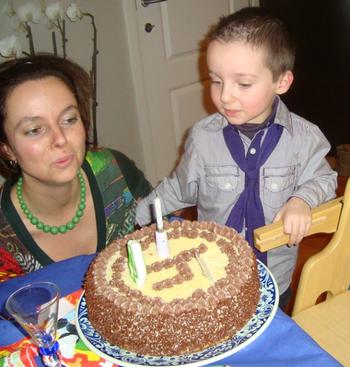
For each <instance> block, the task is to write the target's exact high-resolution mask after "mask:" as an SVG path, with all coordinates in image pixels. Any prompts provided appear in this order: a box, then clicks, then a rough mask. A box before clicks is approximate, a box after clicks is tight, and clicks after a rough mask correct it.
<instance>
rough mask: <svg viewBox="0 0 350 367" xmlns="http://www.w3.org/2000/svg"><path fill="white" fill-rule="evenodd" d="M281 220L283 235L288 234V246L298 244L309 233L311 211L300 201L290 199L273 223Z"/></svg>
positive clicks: (293, 198)
mask: <svg viewBox="0 0 350 367" xmlns="http://www.w3.org/2000/svg"><path fill="white" fill-rule="evenodd" d="M280 219H282V222H283V227H284V233H286V234H289V235H290V236H289V242H288V245H294V244H299V243H300V242H301V240H302V239H303V237H305V235H306V234H307V233H308V232H309V229H310V226H311V209H310V207H309V205H308V204H306V202H305V201H304V200H302V199H299V198H297V197H291V198H290V199H289V200H288V201H287V202H286V203H285V204H284V205H283V206H282V208H281V209H280V210H279V212H278V213H277V214H276V217H275V219H274V222H277V221H278V220H280Z"/></svg>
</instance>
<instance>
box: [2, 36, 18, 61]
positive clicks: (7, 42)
mask: <svg viewBox="0 0 350 367" xmlns="http://www.w3.org/2000/svg"><path fill="white" fill-rule="evenodd" d="M21 54H22V46H21V44H20V43H19V41H18V39H17V37H16V36H9V37H5V38H3V39H1V40H0V55H1V56H2V57H4V58H15V57H20V56H21Z"/></svg>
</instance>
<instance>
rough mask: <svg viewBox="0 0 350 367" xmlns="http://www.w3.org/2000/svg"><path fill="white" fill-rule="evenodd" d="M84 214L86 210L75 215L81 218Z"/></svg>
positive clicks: (78, 211)
mask: <svg viewBox="0 0 350 367" xmlns="http://www.w3.org/2000/svg"><path fill="white" fill-rule="evenodd" d="M83 214H84V210H77V212H76V213H75V216H76V217H79V218H81V217H82V216H83Z"/></svg>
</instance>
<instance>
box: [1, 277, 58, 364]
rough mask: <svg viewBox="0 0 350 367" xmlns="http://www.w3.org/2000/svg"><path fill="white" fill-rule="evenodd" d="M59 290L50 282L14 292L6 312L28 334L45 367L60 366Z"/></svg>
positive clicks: (33, 284) (8, 301) (27, 286)
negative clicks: (57, 338) (58, 334)
mask: <svg viewBox="0 0 350 367" xmlns="http://www.w3.org/2000/svg"><path fill="white" fill-rule="evenodd" d="M59 299H60V290H59V288H58V287H57V285H56V284H54V283H50V282H35V283H31V284H28V285H26V286H24V287H22V288H20V289H18V290H17V291H15V292H13V293H12V294H11V295H10V296H9V298H8V299H7V301H6V306H5V307H6V309H7V311H8V312H9V313H10V314H11V315H12V316H13V317H14V319H15V320H16V321H17V322H18V323H19V324H20V325H21V326H22V327H23V328H24V329H25V330H26V331H27V332H28V334H29V335H30V336H31V337H32V339H33V341H34V342H35V344H36V345H37V346H38V347H39V352H40V354H41V356H42V360H43V363H44V365H45V366H49V367H60V366H61V358H60V352H59V345H58V342H57V341H56V331H57V315H58V302H59Z"/></svg>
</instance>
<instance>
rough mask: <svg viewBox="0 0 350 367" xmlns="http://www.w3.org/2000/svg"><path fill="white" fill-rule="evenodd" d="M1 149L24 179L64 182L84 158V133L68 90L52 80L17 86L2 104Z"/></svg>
mask: <svg viewBox="0 0 350 367" xmlns="http://www.w3.org/2000/svg"><path fill="white" fill-rule="evenodd" d="M4 127H5V133H6V136H7V139H8V144H7V145H6V146H5V147H4V150H5V151H6V153H7V154H8V156H9V157H10V158H11V160H16V161H17V162H18V164H19V166H20V167H21V169H22V173H23V176H24V177H25V178H27V179H33V180H38V181H40V182H43V183H56V184H57V183H58V184H59V183H65V182H67V181H70V180H72V179H73V178H74V176H75V175H76V173H77V170H78V169H79V167H80V166H81V164H82V162H83V160H84V156H85V130H84V125H83V122H82V120H81V117H80V114H79V109H78V104H77V101H76V99H75V97H74V95H73V93H72V92H71V91H70V89H69V88H68V87H67V86H66V85H65V84H64V83H63V82H62V81H61V80H60V79H58V78H56V77H45V78H43V79H38V80H31V81H27V82H24V83H22V84H20V85H18V86H17V87H16V88H15V89H14V90H13V91H12V92H11V93H10V95H9V96H8V98H7V101H6V118H5V126H4Z"/></svg>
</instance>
